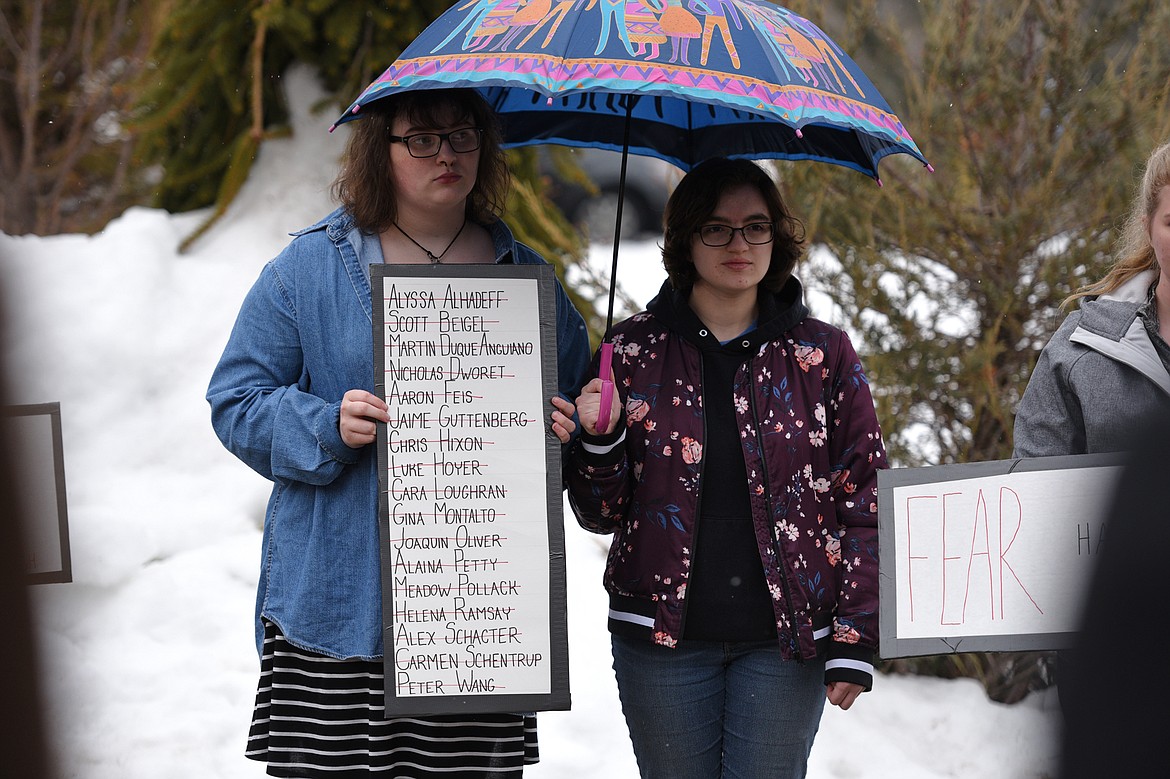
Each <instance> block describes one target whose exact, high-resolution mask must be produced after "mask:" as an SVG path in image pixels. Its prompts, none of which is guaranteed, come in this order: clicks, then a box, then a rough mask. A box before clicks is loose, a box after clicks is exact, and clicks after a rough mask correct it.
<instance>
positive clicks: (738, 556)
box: [646, 278, 808, 641]
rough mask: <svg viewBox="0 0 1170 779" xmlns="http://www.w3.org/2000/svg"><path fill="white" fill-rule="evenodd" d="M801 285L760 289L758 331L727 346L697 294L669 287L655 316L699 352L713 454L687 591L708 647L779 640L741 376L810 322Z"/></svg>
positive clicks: (690, 623)
mask: <svg viewBox="0 0 1170 779" xmlns="http://www.w3.org/2000/svg"><path fill="white" fill-rule="evenodd" d="M801 292H802V290H801V286H800V282H799V281H797V280H796V279H795V278H790V279H789V280H788V282H787V283H786V284H785V285H784V288H783V289H781V290H780V292H778V293H770V292H768V291H766V290H764V289H761V290H760V298H759V314H758V319H757V322H756V325H755V327H754V328H753V329H749V330H748V331H747V332H745V333H743V334H741V335H739V336H736V337H735V338H733V339H731V340H730V341H728V342H727V343H726V344H721V343H720V342H719V341H718V340H717V339H716V338H715V336H714V335H712V334H711V332H710V330H709V329H708V328H707V326H706V325H704V324H703V322H702V321H701V320H700V319H699V317H698V315H696V314H695V312H694V311H693V310H692V309H691V307H690V305H689V304H688V302H687V299H688V297H689V294H687V293H680V292H675V291H674V290H673V289H672V288H671V286H670V284H669V282H667V283H664V284H663V285H662V289H661V290H660V291H659V293H658V295H657V296H656V297H655V298H654V299H653V300H652V301H650V304H649V305H648V306H647V307H646V308H647V310H648V311H649V312H650V313H651V314H653V315H654V316H655V317H656V318H658V319H659V320H661V321H662V322H663V323H664V324H665V325H666V326H668V327H669V328H670V329H671V330H673V331H675V332H676V333H678V334H679V335H680V336H682V337H683V338H685V339H686V340H688V341H690V342H691V343H693V344H695V346H697V347H698V348H699V351H700V354H701V361H702V391H703V394H702V398H703V419H704V426H705V428H706V437H705V440H706V454H705V456H704V458H703V461H704V466H703V475H702V482H701V492H700V495H699V524H698V528H697V530H696V533H695V549H694V551H693V554H692V556H691V559H692V563H691V572H690V578H689V580H688V584H687V610H686V622H685V624H684V626H683V638H684V639H693V640H703V641H763V640H769V639H775V637H776V618H775V615H774V612H773V609H772V602H771V600H772V599H771V595H770V593H769V591H768V585H767V582H766V581H765V579H764V567H763V563H762V561H761V560H760V552H759V545H758V544H757V542H756V535H755V532H756V531H755V527H754V524H753V522H752V514H751V506H750V504H749V502H748V478H747V471H746V469H745V466H744V456H743V449H742V448H741V447H742V444H741V441H740V436H739V431H738V429H737V425H736V421H735V406H734V399H733V394H734V393H733V386H734V383H735V376H736V373H737V372H738V371H740V370H741V369H742V368H743V367H744V365H745V363H747V362H749V361H750V360H751V358H752V356H753V355H755V354H756V353H757V352H758V351H759V347H760V344H762V343H764V342H765V341H772V340H776V339H779V338H780V337H781V336H782V335H783V333H784V332H786V331H787V330H789V329H791V328H792V327H794V326H795V325H797V324H799V323H800V322H801V321H802V320H803V319H804V318H805V317H807V316H808V309H807V308H806V307H805V305H804V303H803V302H801Z"/></svg>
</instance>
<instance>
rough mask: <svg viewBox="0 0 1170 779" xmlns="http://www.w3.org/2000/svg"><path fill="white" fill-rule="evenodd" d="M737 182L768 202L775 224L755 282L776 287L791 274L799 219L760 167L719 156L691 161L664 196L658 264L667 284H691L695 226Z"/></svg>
mask: <svg viewBox="0 0 1170 779" xmlns="http://www.w3.org/2000/svg"><path fill="white" fill-rule="evenodd" d="M742 185H747V186H750V187H755V188H756V190H757V191H759V193H760V196H761V197H763V198H764V203H765V204H767V206H768V214H769V215H770V216H771V217H772V220H773V221H774V222H775V223H776V233H775V237H774V238H773V239H772V261H771V263H770V264H769V266H768V272H767V273H765V274H764V278H763V279H762V280H761V281H760V285H761V286H762V287H764V289H767V290H770V291H772V292H778V291H779V290H780V289H781V288H782V287H783V286H784V284H785V283H786V282H787V281H788V279H789V277H790V276H791V275H792V270H793V268H795V267H796V262H797V260H799V259H800V256H801V254H802V253H803V252H804V249H803V244H804V224H803V223H802V222H801V221H800V220H799V219H797V218H796V217H794V216H793V215H792V214H791V213H790V212H789V210H788V207H787V206H786V205H785V204H784V200H783V198H781V197H780V190H779V189H778V188H777V187H776V182H774V181H772V179H771V178H770V177H769V176H768V174H767V173H766V172H765V171H764V169H763V168H761V167H760V166H759V165H757V164H755V163H754V162H752V161H751V160H739V159H737V160H729V159H726V158H723V157H719V158H715V159H710V160H707V161H705V162H702V163H700V164H699V165H696V166H695V167H694V168H693V169H692V170H691V171H690V172H689V173H687V175H685V176H683V178H682V181H680V182H679V183H678V186H677V187H675V189H674V192H673V193H671V195H670V199H669V200H667V201H666V211H665V213H664V215H663V223H664V224H665V228H666V229H665V235H664V238H663V246H662V264H663V265H664V266H665V267H666V273H667V275H668V276H669V277H670V285H671V286H672V287H674V288H675V289H676V290H679V291H684V292H685V291H689V290H690V289H691V288H692V287H693V286H694V285H695V280H696V276H697V272H696V271H695V263H694V261H693V260H692V258H691V248H692V246H694V237H695V230H697V229H698V228H699V227H700V226H702V225H703V224H705V223H706V222H707V220H708V219H710V218H711V214H713V213H714V212H715V208H716V207H717V206H718V205H719V198H720V197H722V196H723V193H724V192H726V191H727V190H729V189H731V188H732V187H738V186H742Z"/></svg>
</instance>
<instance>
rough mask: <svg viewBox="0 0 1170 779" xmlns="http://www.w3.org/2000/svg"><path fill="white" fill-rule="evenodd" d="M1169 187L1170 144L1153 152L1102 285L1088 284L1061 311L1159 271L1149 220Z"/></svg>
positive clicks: (1096, 283)
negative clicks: (1111, 264) (1075, 303)
mask: <svg viewBox="0 0 1170 779" xmlns="http://www.w3.org/2000/svg"><path fill="white" fill-rule="evenodd" d="M1166 186H1170V143H1164V144H1162V145H1161V146H1159V147H1158V148H1156V149H1154V152H1153V154H1151V155H1150V158H1149V159H1148V160H1146V170H1145V173H1144V174H1143V175H1142V181H1141V184H1140V185H1139V187H1138V190H1137V192H1136V193H1135V194H1134V198H1133V203H1132V205H1131V206H1130V210H1129V216H1128V217H1126V220H1125V224H1124V226H1123V227H1122V228H1121V236H1120V237H1119V238H1118V239H1117V250H1116V252H1115V253H1114V257H1115V258H1116V259H1115V261H1114V263H1113V267H1112V268H1110V269H1109V272H1108V273H1106V274H1105V277H1104V278H1102V279H1101V280H1100V281H1096V282H1094V283H1092V284H1086V285H1085V286H1083V287H1081V288H1080V289H1078V290H1077V291H1076V292H1074V293H1073V294H1071V295H1069V296H1068V297H1067V298H1065V299H1064V302H1063V303H1061V304H1060V306H1061V308H1067V307H1068V306H1069V305H1070V304H1072V303H1073V302H1075V301H1077V300H1080V299H1081V298H1085V297H1096V296H1098V295H1104V294H1105V293H1107V292H1112V291H1113V290H1115V289H1117V288H1118V287H1120V286H1121V285H1123V284H1125V282H1127V281H1129V280H1130V279H1132V278H1133V277H1134V276H1137V275H1138V274H1139V273H1142V272H1144V271H1148V270H1153V269H1155V268H1157V267H1158V259H1157V257H1155V256H1154V247H1153V245H1152V244H1151V243H1150V218H1151V217H1152V216H1153V215H1154V211H1155V210H1156V209H1157V207H1158V198H1159V196H1160V195H1161V194H1162V188H1163V187H1166Z"/></svg>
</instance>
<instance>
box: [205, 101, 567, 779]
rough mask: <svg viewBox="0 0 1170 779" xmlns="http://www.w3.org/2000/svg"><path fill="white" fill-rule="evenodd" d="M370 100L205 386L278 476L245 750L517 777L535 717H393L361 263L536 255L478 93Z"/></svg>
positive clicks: (561, 338)
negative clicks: (513, 216)
mask: <svg viewBox="0 0 1170 779" xmlns="http://www.w3.org/2000/svg"><path fill="white" fill-rule="evenodd" d="M363 116H364V119H363V120H362V121H359V122H357V123H356V124H355V125H354V129H353V132H352V134H351V136H350V139H349V142H348V145H347V147H346V154H345V160H344V162H343V167H342V170H341V173H340V175H339V177H338V179H337V181H336V182H335V186H334V189H335V193H336V195H337V196H338V199H339V200H340V201H341V203H342V206H341V208H339V209H338V210H336V211H334V212H333V213H332V214H330V215H329V216H328V217H326V218H325V219H324V220H322V221H321V222H319V223H318V224H316V225H313V226H312V227H309V228H306V229H304V230H301V231H299V232H298V233H296V234H295V237H294V239H293V241H292V242H291V243H290V244H289V245H288V247H287V248H286V249H285V250H284V251H283V252H282V253H281V254H280V255H279V256H278V257H277V258H276V259H274V260H273V261H272V262H270V263H269V264H268V265H267V266H266V267H265V268H264V270H263V271H262V273H261V275H260V278H259V279H258V280H257V281H256V283H255V285H254V286H253V288H252V290H251V291H250V292H249V293H248V296H247V298H246V299H245V300H244V303H243V306H242V307H241V309H240V314H239V318H238V320H237V322H236V326H235V328H234V330H233V332H232V334H231V337H230V339H229V341H228V344H227V347H226V349H225V350H224V354H223V357H222V358H221V360H220V363H219V365H218V366H217V367H216V369H215V372H214V374H213V376H212V379H211V385H210V387H209V389H208V393H207V397H208V401H209V402H210V404H211V409H212V423H213V425H214V427H215V431H216V433H217V434H218V435H219V437H220V439H221V440H222V441H223V443H224V445H225V446H226V447H227V448H228V449H229V450H230V451H231V452H232V453H233V454H235V455H236V456H238V457H239V458H240V459H241V460H243V461H244V462H245V463H247V464H248V465H249V466H250V467H252V468H253V469H254V470H256V471H257V472H258V473H260V474H261V475H263V476H265V477H266V478H268V479H270V480H272V482H273V490H272V496H271V499H270V501H269V505H268V510H267V512H266V514H265V522H264V539H263V545H264V550H263V563H262V567H261V572H260V582H259V591H258V594H257V600H256V631H257V632H256V639H257V648H258V650H259V651H260V656H261V676H260V683H259V687H258V692H257V696H256V707H255V712H254V715H253V721H252V729H251V733H250V735H249V740H248V749H247V755H248V757H250V758H253V759H256V760H261V761H264V762H266V763H267V764H268V773H269V774H270V775H273V776H296V777H316V776H340V775H346V776H349V775H354V774H355V773H360V774H361V775H366V773H368V772H378V773H379V775H385V776H393V777H430V776H433V775H435V772H442V773H443V774H444V775H459V776H467V777H487V776H492V777H496V776H500V775H520V774H521V773H522V772H523V768H524V765H525V764H526V763H530V762H535V761H536V758H537V752H536V725H535V718H534V717H533V716H531V715H527V716H526V715H523V714H479V715H457V716H425V717H410V718H390V719H387V718H386V715H385V709H384V705H383V701H384V690H385V683H386V680H385V679H384V678H383V661H382V655H383V652H384V646H383V642H382V627H383V619H382V618H383V614H382V603H381V566H380V562H379V538H378V522H377V517H376V514H377V506H378V477H377V457H376V454H375V452H374V447H372V446H370V444H372V443H373V442H374V441H375V440H376V425H377V423H378V422H387V421H388V420H389V418H390V410H389V409H388V408H387V406H386V403H385V402H383V400H382V399H381V398H379V397H378V396H377V395H375V394H374V392H373V390H374V377H373V357H372V355H373V344H372V340H373V336H372V327H371V321H372V320H371V312H372V308H371V300H370V288H371V285H370V279H369V271H368V269H367V268H368V265H370V264H372V263H380V262H393V263H404V264H423V265H425V264H431V263H444V264H446V263H492V262H494V263H521V264H536V263H542V262H543V260H542V259H541V258H540V257H539V256H538V255H537V254H536V253H535V252H534V251H532V250H531V249H530V248H528V247H527V246H524V245H523V244H520V243H517V242H516V240H515V239H514V238H513V237H512V233H511V232H510V231H509V229H508V228H507V226H506V225H505V224H504V223H503V222H502V221H500V219H499V214H500V212H501V210H502V206H503V202H504V194H505V191H506V188H507V182H508V171H507V167H506V163H505V160H504V157H503V153H502V151H501V150H500V139H499V130H498V128H497V126H496V122H495V116H494V115H493V114H492V113H491V111H490V109H488V107H487V105H486V104H485V103H484V102H483V100H482V99H481V98H479V97H478V95H476V94H475V93H474V92H472V91H470V90H433V91H431V90H423V91H414V92H405V93H402V94H400V95H395V96H393V97H387V98H385V99H383V100H379V101H378V102H377V103H376V104H374V105H372V106H369V107H368V108H367V109H366V113H365V114H363ZM556 316H557V322H556V327H557V341H558V347H559V350H558V351H559V354H558V363H559V364H558V368H559V387H560V390H561V392H562V393H563V394H564V395H565V396H566V397H572V396H573V394H575V393H576V391H577V389H578V387H579V386H580V382H581V380H582V376H583V372H584V369H585V367H586V365H587V363H588V359H589V354H588V349H589V346H588V338H587V335H586V331H585V325H584V322H583V321H582V320H581V316H580V315H579V314H578V313H577V311H576V310H575V309H574V308H573V306H572V304H571V303H570V302H569V300H568V298H567V297H566V296H565V294H564V291H563V290H562V289H561V288H560V286H559V285H558V286H557V296H556ZM557 402H558V403H559V404H560V405H559V407H558V408H559V409H562V410H563V411H562V410H557V409H550V415H549V427H550V430H551V432H552V433H553V434H555V435H556V436H557V437H558V438H559V439H560V440H561V441H562V442H568V441H569V438H570V434H571V433H572V432H573V431H574V428H575V425H574V423H573V420H572V418H571V416H572V405H571V404H570V403H569V402H568V401H567V400H565V399H563V398H557ZM565 412H567V413H565ZM382 772H384V774H383V773H382Z"/></svg>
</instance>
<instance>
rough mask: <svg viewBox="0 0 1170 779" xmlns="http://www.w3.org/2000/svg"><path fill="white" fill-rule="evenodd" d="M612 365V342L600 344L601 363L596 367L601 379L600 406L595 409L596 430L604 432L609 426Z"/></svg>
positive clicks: (611, 396)
mask: <svg viewBox="0 0 1170 779" xmlns="http://www.w3.org/2000/svg"><path fill="white" fill-rule="evenodd" d="M612 365H613V344H611V343H603V344H602V345H601V365H599V366H598V368H597V374H598V377H599V378H600V379H601V408H599V409H598V410H597V432H598V433H599V434H604V433H605V432H606V430H607V429H608V428H609V407H610V405H611V404H612V403H613V382H612V381H610V379H609V372H610V369H611V367H612Z"/></svg>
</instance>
